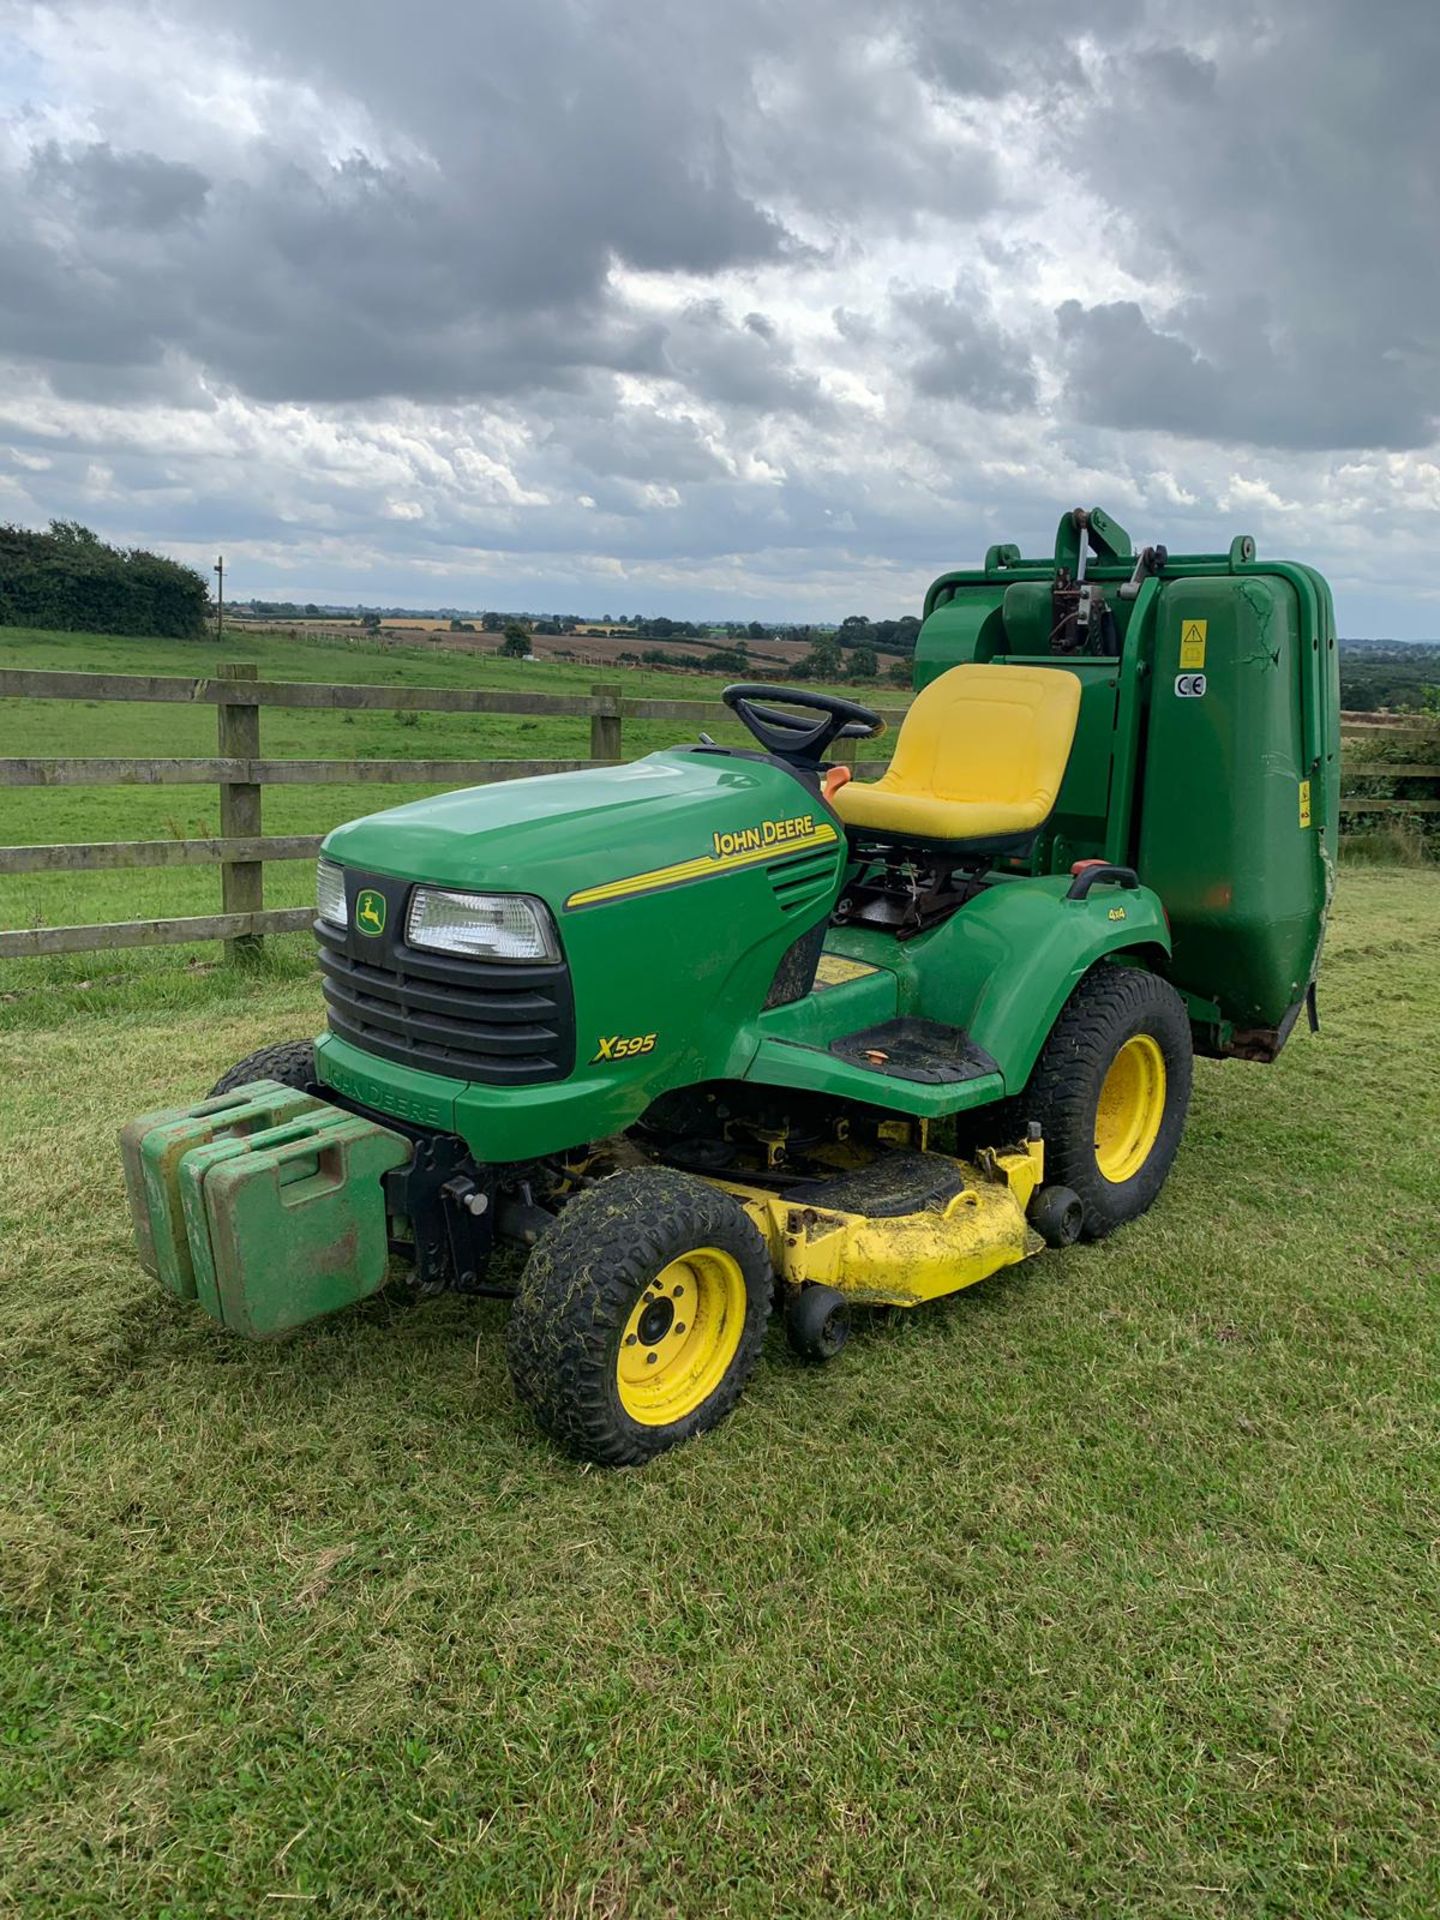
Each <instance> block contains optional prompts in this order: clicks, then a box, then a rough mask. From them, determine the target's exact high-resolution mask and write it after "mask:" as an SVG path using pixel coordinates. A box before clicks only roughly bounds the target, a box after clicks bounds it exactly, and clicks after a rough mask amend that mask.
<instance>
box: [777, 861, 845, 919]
mask: <svg viewBox="0 0 1440 1920" xmlns="http://www.w3.org/2000/svg"><path fill="white" fill-rule="evenodd" d="M766 871H767V872H768V873H769V875H770V885H771V887H772V889H773V890H774V894H775V899H776V901H777V903H778V904H779V907H780V911H781V912H782V913H794V912H795V911H796V910H797V909H798V908H800V907H808V906H813V904H814V903H815V901H817V900H818V899H820V897H821V896H822V895H823V894H825V893H827V892H828V891H829V889H830V887H831V886H832V885H833V884H834V880H835V855H834V854H833V853H831V852H822V853H799V854H795V855H794V856H793V857H792V858H791V859H789V860H777V861H775V862H774V864H773V865H771V866H770V867H768V868H767V869H766Z"/></svg>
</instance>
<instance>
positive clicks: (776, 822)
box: [324, 749, 840, 913]
mask: <svg viewBox="0 0 1440 1920" xmlns="http://www.w3.org/2000/svg"><path fill="white" fill-rule="evenodd" d="M807 821H808V823H809V825H808V827H802V826H801V825H800V824H799V823H801V822H807ZM735 837H738V838H739V840H740V841H742V842H743V843H744V844H742V845H739V846H736V847H734V848H731V847H730V844H729V843H730V840H731V838H735ZM839 838H840V829H839V826H838V824H837V823H836V822H835V820H834V817H833V815H831V814H830V812H829V810H828V809H827V808H826V807H825V806H824V804H823V803H822V802H821V800H820V799H819V797H818V795H816V794H815V792H814V791H813V790H812V789H810V788H808V787H806V786H805V785H803V784H802V783H801V782H800V781H799V780H798V779H796V778H795V777H794V776H792V775H791V774H789V773H787V772H785V771H784V770H783V769H782V768H781V767H779V766H778V765H777V764H776V763H775V762H774V761H769V760H764V759H760V758H758V757H753V756H749V755H740V754H730V753H724V752H705V751H702V752H695V751H692V750H683V749H675V750H670V751H667V752H663V753H652V754H650V755H648V756H647V758H645V759H643V760H637V761H633V762H632V763H631V764H630V765H628V766H621V767H601V768H596V769H592V770H589V771H585V772H580V773H555V774H546V775H542V776H541V777H539V778H537V779H527V780H518V781H515V782H513V783H512V782H497V783H495V784H492V785H489V786H483V787H467V788H463V789H461V790H460V791H459V792H456V793H445V794H438V795H436V796H435V798H433V799H430V800H416V801H412V802H411V803H410V804H409V805H408V806H403V807H392V808H390V809H388V810H387V811H386V812H384V813H372V814H369V815H367V816H366V817H365V818H364V819H362V820H355V821H352V822H350V824H349V825H347V826H343V827H337V828H336V830H335V831H334V832H333V833H332V834H330V836H329V837H328V838H327V840H326V841H325V846H324V851H325V853H326V854H327V855H328V856H329V857H330V858H331V859H334V860H338V861H340V862H341V863H342V864H343V865H345V866H350V867H361V868H364V869H366V870H367V871H369V872H372V873H380V874H388V875H391V876H393V877H395V878H399V879H406V880H417V881H428V882H430V883H432V884H435V885H440V886H449V887H468V888H487V889H494V890H495V891H498V892H506V891H513V892H523V893H531V894H536V895H538V896H539V897H540V898H541V899H543V900H545V901H546V902H547V904H548V905H549V906H550V907H551V909H552V911H555V912H556V913H564V912H565V911H566V910H567V907H568V906H569V904H570V903H571V902H572V900H573V898H574V896H576V895H577V894H580V893H583V892H585V891H587V890H589V889H593V888H595V887H597V886H602V885H604V884H606V883H620V884H622V885H623V884H625V883H626V882H629V881H632V880H635V879H637V878H643V877H644V876H646V875H648V874H650V873H654V872H658V871H659V870H661V869H668V868H670V867H673V866H676V865H680V864H686V863H690V862H694V861H704V862H709V863H710V865H711V867H712V868H713V869H715V870H716V871H720V870H730V869H733V865H734V864H735V863H734V862H733V861H727V860H726V855H727V852H728V853H731V854H738V853H753V854H754V855H755V856H756V859H755V862H754V863H755V864H759V865H763V864H764V862H765V860H766V858H767V857H775V856H780V855H784V854H785V853H786V852H787V851H788V852H793V851H795V850H796V847H797V845H798V843H799V842H800V841H802V840H805V841H807V842H808V843H809V844H810V845H814V844H815V843H816V842H817V841H818V842H819V843H820V844H823V845H831V844H833V843H837V842H838V840H839ZM752 840H753V843H754V844H753V846H752V845H751V844H750V842H751V841H752ZM722 862H723V863H724V869H722V866H721V863H722ZM707 877H712V876H711V874H709V873H707V872H704V871H702V872H700V873H697V874H695V875H691V876H688V881H677V880H676V879H675V877H674V876H671V877H670V878H669V880H668V882H662V884H682V883H688V882H693V881H697V880H700V879H704V878H707Z"/></svg>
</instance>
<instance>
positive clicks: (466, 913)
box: [405, 887, 560, 960]
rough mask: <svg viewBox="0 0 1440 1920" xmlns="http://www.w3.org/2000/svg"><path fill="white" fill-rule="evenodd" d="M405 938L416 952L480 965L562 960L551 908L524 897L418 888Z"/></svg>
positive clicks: (523, 895) (525, 895)
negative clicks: (425, 951)
mask: <svg viewBox="0 0 1440 1920" xmlns="http://www.w3.org/2000/svg"><path fill="white" fill-rule="evenodd" d="M405 938H406V939H407V940H408V941H409V942H410V945H411V946H412V947H425V948H428V949H429V950H430V951H431V952H432V953H462V954H465V955H467V956H468V957H470V958H472V959H476V960H558V959H559V958H560V942H559V940H558V939H557V937H556V934H555V922H554V921H553V920H552V919H551V918H550V910H549V908H548V907H547V906H546V905H545V903H544V902H543V901H542V900H532V899H530V897H529V896H528V895H527V894H523V893H441V892H439V891H438V890H437V889H436V888H434V887H417V888H416V889H415V893H414V896H413V898H412V899H411V902H410V917H409V919H408V921H407V922H406V927H405Z"/></svg>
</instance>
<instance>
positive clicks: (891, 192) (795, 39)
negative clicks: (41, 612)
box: [0, 0, 1440, 636]
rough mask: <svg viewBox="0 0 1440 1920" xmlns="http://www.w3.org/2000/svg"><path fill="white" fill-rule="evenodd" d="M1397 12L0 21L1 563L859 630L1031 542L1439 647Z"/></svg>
mask: <svg viewBox="0 0 1440 1920" xmlns="http://www.w3.org/2000/svg"><path fill="white" fill-rule="evenodd" d="M1437 99H1440V5H1437V4H1436V0H1370V3H1369V4H1365V5H1362V4H1360V0H1256V4H1254V5H1250V6H1247V5H1240V4H1234V3H1233V0H1206V3H1205V4H1198V3H1197V0H1111V4H1110V5H1109V6H1108V7H1106V8H1104V9H1102V10H1100V11H1099V12H1097V11H1096V10H1095V9H1093V8H1079V7H1076V6H1074V5H1073V4H1060V0H880V3H879V4H878V5H877V4H876V3H875V0H864V3H863V4H862V0H675V3H674V4H670V5H666V6H662V5H659V4H657V3H656V0H651V3H650V4H645V3H644V0H404V4H403V5H401V4H397V3H396V0H224V3H223V4H221V3H220V0H156V3H155V4H153V5H146V4H129V3H126V0H121V3H120V4H106V3H105V0H83V4H73V5H60V4H56V5H32V4H16V3H15V0H0V518H5V519H11V520H19V521H22V522H29V523H32V524H34V523H39V522H42V521H44V520H46V519H48V518H49V517H51V516H52V515H59V516H63V517H66V518H72V517H73V518H78V519H82V520H85V521H87V522H88V523H89V524H91V525H93V526H95V527H96V528H98V529H99V530H100V531H101V532H103V533H104V534H105V535H106V536H107V537H110V538H113V539H118V540H121V541H124V542H132V541H133V542H144V543H148V544H154V545H156V546H159V547H161V548H164V549H166V550H169V551H172V552H175V553H179V554H182V555H184V556H185V557H188V558H191V559H193V560H195V561H196V562H204V563H206V564H208V562H209V561H210V560H211V559H212V558H213V555H214V553H215V551H216V549H217V547H223V549H224V551H225V554H226V558H227V563H228V568H229V576H230V580H231V582H232V583H233V587H234V590H235V592H236V593H237V594H240V595H249V594H251V593H256V594H260V595H266V596H277V597H279V596H283V597H287V598H300V599H311V598H315V599H343V600H353V599H365V600H372V601H385V602H392V601H393V602H411V603H425V604H431V603H449V602H455V603H460V604H465V605H472V606H485V605H489V604H500V605H505V606H521V605H528V606H531V607H535V608H557V609H560V608H577V609H585V610H589V611H594V612H600V611H606V610H610V611H626V612H633V611H636V610H639V609H645V610H647V611H656V612H659V611H666V612H670V613H678V614H686V613H694V614H702V615H703V614H720V613H727V612H730V613H741V614H743V615H744V616H745V617H747V618H748V617H753V616H754V615H756V614H759V615H761V616H762V617H763V616H770V617H775V618H806V617H810V616H815V617H826V616H838V615H841V614H844V613H847V612H850V611H865V612H869V613H871V614H873V615H876V616H879V615H890V614H896V613H899V612H902V611H906V610H909V609H910V608H912V607H913V606H914V604H915V602H916V600H917V598H918V596H919V594H920V593H921V592H922V591H923V588H924V586H925V584H926V582H927V580H928V579H929V578H930V577H931V576H932V575H933V574H935V573H936V572H938V571H940V570H941V568H942V567H945V566H949V565H955V564H959V563H962V562H965V561H969V560H974V559H977V558H978V557H979V556H980V555H981V553H982V552H983V549H984V547H985V545H986V544H987V543H988V542H989V541H991V540H995V539H1006V540H1018V541H1020V542H1021V543H1022V545H1024V546H1025V548H1026V550H1027V551H1030V550H1032V549H1036V548H1038V549H1042V550H1043V549H1046V548H1048V546H1049V545H1050V542H1051V540H1052V539H1053V531H1054V524H1055V520H1056V517H1057V514H1058V512H1059V510H1060V509H1061V508H1062V507H1066V506H1070V505H1073V504H1077V503H1083V504H1087V505H1101V506H1105V507H1106V508H1108V509H1109V510H1110V511H1111V512H1112V513H1114V514H1115V515H1116V516H1117V517H1118V518H1119V519H1120V520H1121V521H1123V522H1124V523H1125V524H1126V525H1127V526H1128V527H1129V528H1130V529H1131V531H1132V533H1133V534H1135V535H1136V536H1137V538H1140V539H1145V540H1165V541H1166V542H1167V543H1168V544H1169V545H1170V546H1171V547H1172V548H1174V549H1186V548H1189V549H1193V548H1196V547H1200V548H1208V547H1213V546H1215V545H1217V544H1220V543H1223V542H1226V541H1228V539H1229V537H1230V535H1231V534H1232V533H1235V532H1238V531H1249V532H1253V533H1255V534H1256V536H1257V537H1258V539H1259V540H1260V542H1261V548H1262V552H1270V553H1274V554H1281V553H1285V554H1290V555H1293V556H1294V557H1297V558H1305V559H1308V560H1312V561H1316V562H1318V563H1319V564H1320V565H1321V566H1323V567H1325V568H1326V570H1327V571H1328V572H1329V573H1330V574H1331V576H1332V579H1333V580H1334V582H1335V585H1336V588H1337V597H1338V599H1339V602H1340V611H1341V625H1342V630H1344V631H1346V632H1349V633H1352V634H1367V633H1368V634H1396V635H1405V636H1418V635H1435V634H1440V457H1437V452H1436V444H1435V443H1436V436H1437V415H1440V111H1437V106H1436V102H1437Z"/></svg>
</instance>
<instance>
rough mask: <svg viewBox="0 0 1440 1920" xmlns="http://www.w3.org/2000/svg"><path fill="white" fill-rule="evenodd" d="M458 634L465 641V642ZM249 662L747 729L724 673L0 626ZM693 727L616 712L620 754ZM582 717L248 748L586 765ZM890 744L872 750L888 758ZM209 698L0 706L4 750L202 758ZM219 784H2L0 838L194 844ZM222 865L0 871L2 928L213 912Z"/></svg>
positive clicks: (282, 732) (300, 672)
mask: <svg viewBox="0 0 1440 1920" xmlns="http://www.w3.org/2000/svg"><path fill="white" fill-rule="evenodd" d="M462 637H464V638H468V636H462ZM222 660H223V661H230V660H236V661H240V660H253V661H254V662H255V663H256V664H257V665H258V667H259V668H260V671H261V673H262V674H263V675H264V676H265V677H266V678H268V679H274V680H322V681H351V682H364V683H368V684H376V685H390V686H441V687H448V686H473V687H502V688H506V689H513V690H516V691H525V692H549V693H569V694H574V693H588V692H589V691H590V689H591V688H592V687H593V686H595V685H597V684H599V683H605V684H609V685H617V684H618V685H620V686H622V687H623V690H624V692H625V693H626V694H627V695H628V696H630V697H633V698H637V699H638V698H643V697H646V696H651V697H656V698H661V699H671V700H674V699H684V700H707V699H714V700H715V701H716V703H717V704H716V709H715V713H716V718H715V720H714V722H713V723H711V724H710V725H709V727H708V731H710V732H711V733H712V734H713V735H714V737H715V738H716V739H717V740H721V741H733V742H736V743H738V742H740V741H742V740H745V739H748V737H749V736H748V735H746V734H745V732H744V730H743V729H742V728H740V727H739V726H738V725H736V724H735V722H733V721H732V720H731V719H730V717H729V715H728V714H727V713H726V712H725V709H724V708H723V707H721V706H720V705H719V704H718V700H719V693H720V689H721V688H722V687H723V686H724V685H725V684H726V681H727V680H728V679H730V678H732V677H733V676H731V675H725V674H716V675H701V674H693V675H692V674H675V673H665V672H657V671H655V670H654V669H650V668H644V667H639V668H629V669H625V670H623V672H621V673H620V674H618V675H617V674H616V673H615V671H614V670H613V669H612V670H611V672H610V674H609V675H608V676H607V675H606V673H605V672H604V671H603V670H597V669H595V668H591V667H584V666H574V665H570V664H567V663H565V662H563V661H554V660H544V659H537V660H532V661H524V660H501V659H499V658H498V657H497V656H496V654H495V653H494V651H493V650H490V651H485V652H477V651H464V652H461V651H458V650H457V651H454V652H451V651H450V650H449V649H444V650H440V649H437V648H435V647H433V646H427V645H420V646H415V647H400V646H396V645H388V644H382V645H378V646H377V645H376V644H375V643H374V642H373V641H369V640H362V639H359V638H355V639H345V638H339V637H331V638H319V637H307V638H305V639H302V640H291V639H289V638H288V637H286V636H283V635H278V634H266V635H258V634H245V635H240V634H235V633H228V634H227V635H226V636H225V637H224V639H223V641H222V642H221V643H220V644H219V645H218V646H217V645H216V643H214V642H213V641H193V640H137V639H128V638H121V637H115V636H106V635H101V634H55V633H32V632H28V631H25V630H23V629H17V628H0V665H5V666H16V667H43V668H50V669H58V670H66V669H68V670H70V671H76V672H83V671H89V672H109V673H161V674H169V673H177V674H206V673H211V672H213V671H214V669H215V667H216V665H217V664H218V663H219V662H220V661H222ZM843 691H845V692H847V693H849V694H850V695H851V696H852V697H858V698H862V699H864V698H870V699H873V700H874V701H875V702H876V703H877V704H878V705H881V706H886V707H892V708H893V707H895V706H898V705H901V704H903V703H904V700H905V698H906V693H905V690H904V689H902V688H897V687H894V686H890V685H887V684H885V683H883V682H881V683H877V684H876V686H875V687H874V689H873V691H871V692H869V693H866V692H860V691H858V690H857V689H856V688H855V687H853V686H851V687H847V688H845V689H843ZM686 737H693V729H687V728H685V727H683V726H680V725H678V724H677V723H675V722H672V721H627V722H626V723H625V732H624V747H625V753H626V757H627V758H632V757H637V756H638V755H640V754H642V753H649V752H653V751H654V750H655V749H656V748H657V747H663V746H669V745H672V744H673V743H674V742H675V741H676V740H677V739H682V738H686ZM589 739H590V735H589V722H588V720H585V719H570V718H564V717H559V718H550V717H548V716H547V717H536V718H527V717H516V716H510V715H503V714H497V715H493V716H491V715H485V714H474V715H468V714H413V715H412V714H393V713H392V714H387V713H354V714H341V713H333V714H332V713H302V712H293V711H286V710H279V711H269V710H267V711H266V712H265V713H264V714H263V715H262V719H261V745H262V748H263V750H264V752H265V753H266V755H267V756H273V757H275V758H284V757H294V758H314V759H347V760H358V759H377V760H389V759H395V760H399V759H405V758H420V759H427V760H439V759H486V758H495V759H517V760H530V759H583V758H585V757H587V756H588V754H589ZM886 747H888V742H886V743H882V744H881V746H880V748H879V751H880V752H881V753H883V752H884V751H885V749H886ZM215 750H216V749H215V710H214V708H213V707H208V706H207V707H194V708H191V707H184V706H158V705H140V704H131V703H124V704H121V703H114V702H71V701H0V755H33V756H43V755H72V754H73V755H88V756H92V757H93V756H105V755H116V756H125V757H131V758H135V757H142V758H143V757H172V756H178V757H190V756H192V755H195V756H198V755H212V754H214V752H215ZM441 790H442V789H437V788H435V787H425V786H414V787H411V786H403V785H402V786H386V787H379V786H373V785H369V786H332V787H273V788H268V789H267V790H266V794H265V801H264V807H265V830H266V832H267V833H323V832H327V831H328V830H329V829H330V828H331V827H333V826H338V825H339V824H340V823H341V822H342V821H345V820H350V819H354V818H355V817H356V816H357V815H359V814H364V813H374V812H376V811H378V810H379V809H380V808H382V807H387V806H398V805H399V804H400V803H401V802H402V801H404V800H410V799H415V798H418V797H419V796H420V795H421V794H425V793H434V792H436V791H441ZM217 807H218V799H217V794H216V790H215V788H214V787H79V788H55V789H50V790H47V789H44V788H19V789H8V790H0V843H3V844H19V845H28V844H31V843H50V842H56V841H76V840H150V839H165V838H175V839H185V838H203V837H206V836H209V835H212V834H214V833H216V832H217V831H218V815H217ZM313 886H314V876H313V872H312V870H311V868H310V867H309V866H308V864H307V863H305V862H294V863H290V864H288V865H284V866H281V865H275V866H268V867H267V868H266V878H265V889H266V891H265V904H266V906H269V907H287V906H298V905H302V904H304V903H305V902H306V901H308V900H309V899H310V898H311V896H312V893H313ZM219 911H220V875H219V869H218V868H188V869H175V870H171V871H157V870H152V871H149V872H136V873H97V874H79V875H66V874H34V875H25V876H13V877H7V876H0V926H4V927H28V926H41V925H45V926H60V925H65V926H71V925H76V924H84V923H90V922H95V921H106V920H138V919H147V918H153V917H159V916H162V915H163V916H170V915H181V914H197V913H218V912H219ZM272 944H273V945H274V947H275V949H276V956H277V961H278V962H279V963H281V964H283V962H284V953H285V949H286V948H287V947H289V948H293V949H294V950H295V951H296V953H297V954H304V955H305V956H306V959H307V961H308V952H309V948H308V942H307V941H306V940H305V939H304V938H303V937H297V938H295V939H292V940H289V941H284V940H281V941H276V942H273V943H272ZM217 951H218V950H217V948H216V947H215V946H214V945H213V943H212V944H211V945H209V946H200V947H194V948H170V949H168V950H138V951H135V952H131V953H126V954H124V955H106V954H77V955H71V956H65V957H60V958H55V959H47V960H35V961H23V962H9V963H0V965H4V966H5V967H6V973H5V979H4V981H3V982H0V1010H3V990H4V986H5V985H8V986H9V988H10V990H11V991H12V992H13V991H16V990H17V989H19V988H28V987H31V986H34V985H36V984H39V983H41V982H57V983H58V982H61V981H70V982H78V981H82V980H93V979H95V978H96V977H97V976H98V977H102V978H103V977H105V976H109V975H112V974H115V973H121V974H125V975H127V976H128V975H129V974H131V973H134V972H136V971H139V972H142V973H143V972H147V971H153V970H156V969H158V970H161V971H165V970H169V971H171V972H173V971H174V970H175V969H176V967H177V966H183V965H184V964H186V963H189V962H199V963H202V964H204V963H208V962H210V961H212V960H213V959H214V958H215V955H216V953H217Z"/></svg>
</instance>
